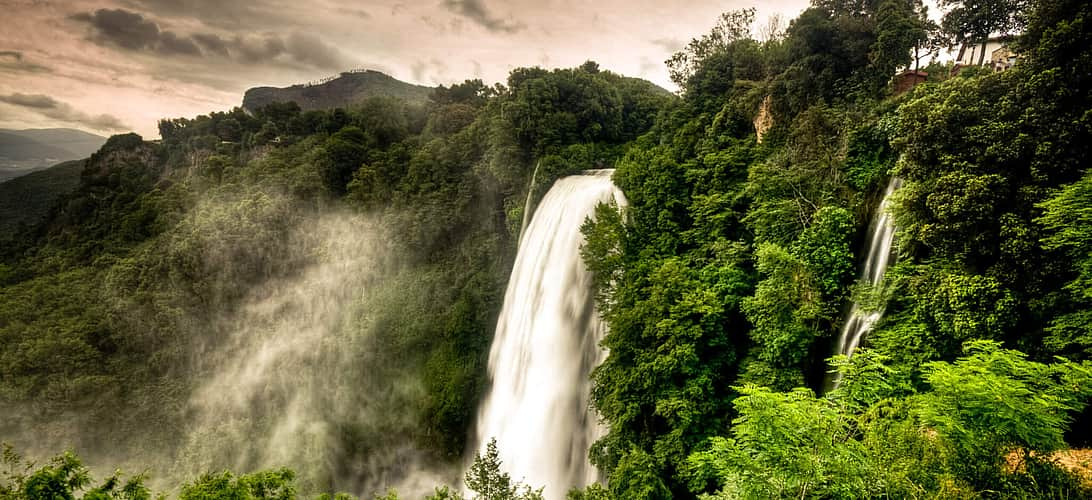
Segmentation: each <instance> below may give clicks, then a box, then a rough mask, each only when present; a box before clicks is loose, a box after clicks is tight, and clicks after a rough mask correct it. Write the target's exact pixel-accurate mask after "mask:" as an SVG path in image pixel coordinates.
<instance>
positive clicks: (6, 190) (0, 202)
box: [0, 160, 84, 241]
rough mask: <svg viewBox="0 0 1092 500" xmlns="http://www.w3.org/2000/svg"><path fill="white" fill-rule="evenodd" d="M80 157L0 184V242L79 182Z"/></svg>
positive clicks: (40, 216)
mask: <svg viewBox="0 0 1092 500" xmlns="http://www.w3.org/2000/svg"><path fill="white" fill-rule="evenodd" d="M83 165H84V161H83V160H74V161H67V162H64V163H61V164H58V165H54V166H52V167H49V168H46V169H44V170H39V171H37V172H31V173H29V174H26V175H23V176H20V177H17V178H15V179H11V180H9V181H7V182H2V183H0V241H3V240H5V239H7V238H8V237H10V236H12V235H13V234H14V232H15V230H16V229H18V228H19V224H20V223H25V224H27V225H34V224H37V223H38V222H40V221H41V220H42V219H44V218H45V216H46V215H47V214H48V213H49V209H50V208H51V207H53V204H54V203H55V202H56V201H57V198H59V197H61V196H62V195H65V194H68V193H71V192H72V191H73V190H74V189H76V186H78V185H79V184H80V172H82V171H83Z"/></svg>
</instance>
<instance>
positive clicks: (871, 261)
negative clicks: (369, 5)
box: [833, 177, 902, 387]
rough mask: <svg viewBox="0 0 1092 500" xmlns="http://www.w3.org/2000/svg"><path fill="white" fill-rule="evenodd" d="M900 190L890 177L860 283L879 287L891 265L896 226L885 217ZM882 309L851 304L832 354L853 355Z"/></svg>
mask: <svg viewBox="0 0 1092 500" xmlns="http://www.w3.org/2000/svg"><path fill="white" fill-rule="evenodd" d="M900 187H902V179H899V178H897V177H892V178H891V181H890V182H888V183H887V189H886V190H885V191H884V194H883V200H882V201H880V207H879V209H878V210H877V211H876V214H875V215H874V216H873V219H872V225H871V226H870V227H869V230H868V232H869V240H868V241H869V245H868V256H867V258H866V259H865V263H864V268H862V269H861V276H860V282H861V283H864V284H866V285H868V286H870V287H878V286H880V285H881V284H882V283H883V277H884V274H885V273H886V272H887V267H888V265H890V263H891V255H892V251H891V246H892V244H893V243H894V241H895V224H894V221H893V220H892V219H891V215H890V214H888V210H887V208H888V206H889V204H890V201H891V195H892V193H894V192H895V191H897V190H898V189H899V188H900ZM883 313H884V307H883V305H880V307H878V308H867V309H866V308H863V307H862V306H861V304H858V303H857V302H854V303H853V305H852V306H851V307H850V310H849V316H848V318H847V319H846V323H845V325H844V326H843V327H842V333H841V334H840V335H839V336H838V346H837V349H836V350H835V351H834V353H835V354H844V355H846V356H852V355H853V351H855V350H856V349H857V346H858V345H860V343H861V339H862V338H863V337H864V336H865V334H867V333H868V332H869V331H871V330H872V327H873V326H875V325H876V322H877V321H879V320H880V318H881V317H883ZM840 381H841V374H838V375H835V378H834V384H833V387H838V383H839V382H840Z"/></svg>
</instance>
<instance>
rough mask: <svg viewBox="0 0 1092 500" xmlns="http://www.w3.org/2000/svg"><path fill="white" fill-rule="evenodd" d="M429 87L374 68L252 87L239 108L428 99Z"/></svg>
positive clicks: (315, 106)
mask: <svg viewBox="0 0 1092 500" xmlns="http://www.w3.org/2000/svg"><path fill="white" fill-rule="evenodd" d="M431 91H432V89H431V88H430V87H424V86H421V85H414V84H411V83H406V82H403V81H401V80H397V79H395V78H392V77H390V76H388V75H386V74H383V73H380V72H378V71H372V70H366V71H361V72H346V73H342V74H341V75H339V76H338V77H336V78H334V79H332V80H328V81H324V82H322V83H318V84H313V85H312V84H300V85H293V86H291V87H284V88H277V87H255V88H252V89H249V90H247V91H246V94H245V95H244V96H243V108H244V109H247V110H249V111H254V110H255V109H258V108H260V107H262V106H265V105H267V104H270V103H274V102H295V103H296V104H299V105H300V108H301V109H303V110H304V111H308V110H312V109H332V108H339V107H341V108H343V107H347V106H349V105H351V104H353V103H355V102H359V101H361V100H364V99H367V98H369V97H375V96H389V97H397V98H399V99H404V100H406V101H408V102H411V103H422V102H425V101H426V100H428V95H429V92H431Z"/></svg>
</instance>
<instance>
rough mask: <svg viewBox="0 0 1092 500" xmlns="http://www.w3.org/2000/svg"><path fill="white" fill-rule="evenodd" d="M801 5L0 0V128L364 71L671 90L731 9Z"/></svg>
mask: <svg viewBox="0 0 1092 500" xmlns="http://www.w3.org/2000/svg"><path fill="white" fill-rule="evenodd" d="M806 4H807V1H806V0H762V1H761V2H759V0H721V1H708V0H694V1H687V2H678V3H677V4H674V3H673V2H669V1H665V0H659V1H657V0H598V1H589V2H579V1H573V0H509V1H503V0H418V1H404V0H378V1H357V2H354V1H349V0H249V1H248V0H98V1H92V0H59V1H53V0H0V11H2V12H3V13H4V18H5V21H4V22H3V28H2V29H0V128H39V127H74V128H80V129H83V130H87V131H91V132H96V133H99V134H103V135H108V134H111V133H116V132H120V131H128V130H135V131H136V132H138V133H140V134H143V135H145V136H147V137H154V136H157V135H158V134H157V132H156V131H155V124H156V120H158V119H159V118H163V117H176V116H194V115H198V114H202V113H207V112H209V111H217V110H227V109H230V108H232V107H234V106H238V105H239V104H240V103H241V102H242V95H243V92H244V91H245V90H246V89H247V88H249V87H254V86H259V85H274V86H285V85H291V84H294V83H302V82H307V81H312V80H317V79H320V78H322V77H325V76H329V75H333V74H336V73H338V72H341V71H344V70H348V69H357V68H369V69H376V70H379V71H383V72H385V73H388V74H390V75H392V76H394V77H395V78H398V79H401V80H405V81H408V82H413V83H418V84H424V85H437V84H451V83H456V82H461V81H463V80H465V79H467V78H481V79H483V80H485V81H486V82H487V83H492V82H498V81H504V80H505V78H506V77H507V75H508V72H509V71H510V70H511V69H512V68H515V67H519V66H536V65H537V66H542V67H546V68H556V67H572V66H576V65H578V64H580V63H582V62H584V61H585V60H588V59H592V60H595V61H597V62H598V63H599V64H600V66H601V67H603V68H606V69H610V70H612V71H615V72H618V73H622V74H625V75H630V76H639V77H643V78H647V79H649V80H651V81H653V82H656V83H657V84H659V85H661V86H664V87H665V88H673V87H671V83H670V81H669V80H668V78H667V71H666V69H665V67H664V65H663V61H664V60H665V59H667V57H668V56H669V55H670V54H671V53H672V52H673V51H675V50H677V49H678V48H680V47H682V46H683V45H684V44H685V42H686V41H688V40H690V39H691V38H693V37H696V36H699V35H700V34H702V33H705V32H707V31H708V30H709V28H710V27H712V25H713V24H714V23H715V21H716V18H717V16H718V15H719V14H720V13H721V12H724V11H727V10H733V9H738V8H742V7H749V6H755V7H757V8H758V9H759V13H758V19H759V21H760V22H761V21H763V20H765V19H766V18H767V17H768V16H769V15H770V14H772V13H781V14H782V15H785V16H786V17H787V18H792V17H795V15H796V14H797V13H799V12H800V11H801V10H802V9H803V8H804V7H805V6H806Z"/></svg>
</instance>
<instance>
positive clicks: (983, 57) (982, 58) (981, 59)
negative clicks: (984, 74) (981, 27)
mask: <svg viewBox="0 0 1092 500" xmlns="http://www.w3.org/2000/svg"><path fill="white" fill-rule="evenodd" d="M989 41H990V39H989V37H987V38H985V39H983V40H982V53H981V54H978V65H979V66H981V65H982V63H984V62H985V61H986V42H989Z"/></svg>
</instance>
